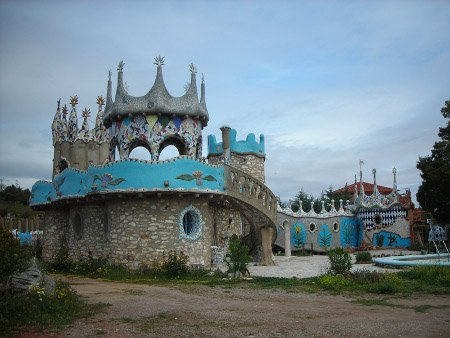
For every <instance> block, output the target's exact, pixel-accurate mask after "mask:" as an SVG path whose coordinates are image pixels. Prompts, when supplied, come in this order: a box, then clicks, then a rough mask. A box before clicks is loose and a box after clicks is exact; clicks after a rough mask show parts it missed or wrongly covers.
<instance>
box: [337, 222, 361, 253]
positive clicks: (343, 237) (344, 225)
mask: <svg viewBox="0 0 450 338" xmlns="http://www.w3.org/2000/svg"><path fill="white" fill-rule="evenodd" d="M363 231H364V230H363V224H362V222H361V221H360V219H359V218H356V217H343V218H342V219H341V225H340V231H339V234H340V236H339V239H340V241H341V246H342V247H346V246H351V247H358V246H359V245H360V243H361V242H362V239H363Z"/></svg>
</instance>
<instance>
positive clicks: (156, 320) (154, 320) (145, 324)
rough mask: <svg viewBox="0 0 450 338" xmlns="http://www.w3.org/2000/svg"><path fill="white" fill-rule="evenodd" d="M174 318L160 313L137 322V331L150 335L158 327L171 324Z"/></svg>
mask: <svg viewBox="0 0 450 338" xmlns="http://www.w3.org/2000/svg"><path fill="white" fill-rule="evenodd" d="M174 320H175V319H174V318H173V317H172V316H171V315H169V314H168V313H167V312H160V313H158V315H156V316H154V317H144V318H142V319H141V320H139V325H138V326H139V330H140V331H141V332H143V333H151V332H152V330H153V329H155V328H156V327H157V326H158V325H165V324H167V323H173V322H174Z"/></svg>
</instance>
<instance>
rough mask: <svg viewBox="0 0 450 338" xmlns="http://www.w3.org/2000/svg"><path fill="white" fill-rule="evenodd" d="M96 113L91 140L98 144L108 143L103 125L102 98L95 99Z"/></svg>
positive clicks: (103, 102) (106, 132) (103, 101)
mask: <svg viewBox="0 0 450 338" xmlns="http://www.w3.org/2000/svg"><path fill="white" fill-rule="evenodd" d="M97 104H98V112H97V118H96V119H95V129H94V132H93V138H94V140H95V141H97V142H98V143H104V142H109V133H108V130H107V129H106V127H105V125H104V124H103V105H104V104H105V99H104V98H103V97H102V96H98V97H97Z"/></svg>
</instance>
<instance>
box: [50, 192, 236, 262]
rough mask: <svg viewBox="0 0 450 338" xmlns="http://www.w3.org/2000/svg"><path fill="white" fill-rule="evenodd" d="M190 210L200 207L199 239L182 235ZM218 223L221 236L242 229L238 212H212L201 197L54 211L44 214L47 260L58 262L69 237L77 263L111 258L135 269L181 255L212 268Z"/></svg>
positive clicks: (111, 202)
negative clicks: (185, 215) (176, 253)
mask: <svg viewBox="0 0 450 338" xmlns="http://www.w3.org/2000/svg"><path fill="white" fill-rule="evenodd" d="M186 208H195V210H197V211H198V212H199V214H200V221H201V231H200V232H199V236H198V238H196V239H190V238H187V237H186V236H184V237H183V236H182V234H181V231H183V230H182V229H183V228H182V215H183V213H184V212H185V211H186V210H187V209H186ZM77 217H79V218H80V219H81V228H82V231H81V236H79V234H80V232H79V231H78V232H77V230H76V227H77V225H79V223H80V222H79V220H77ZM214 218H216V222H217V226H218V230H217V231H218V234H219V237H222V236H223V234H224V224H227V225H228V223H229V219H230V218H231V219H232V222H231V224H230V228H231V231H232V232H233V231H235V230H236V229H237V228H240V223H239V220H240V219H239V217H238V213H237V211H232V212H226V209H223V210H221V209H220V208H219V209H217V207H212V206H210V205H209V197H208V196H204V197H203V196H202V195H200V196H199V197H198V198H194V197H192V198H190V197H181V198H180V197H176V196H173V197H164V196H163V197H161V198H157V197H145V198H130V199H128V198H127V199H115V200H105V201H104V202H102V203H95V202H90V203H86V204H82V205H78V206H71V207H67V208H58V207H54V208H52V209H49V210H48V211H47V212H46V215H45V225H44V242H45V247H44V258H45V259H47V260H48V259H51V258H53V257H54V255H55V254H56V252H57V251H58V249H59V248H60V247H61V238H62V236H63V235H64V236H65V238H66V239H67V242H68V245H69V252H70V255H71V257H72V258H73V259H79V258H80V257H81V256H86V255H87V254H88V252H89V251H90V252H91V253H92V254H93V256H94V257H108V258H109V259H110V261H111V262H112V263H116V264H122V265H125V266H127V267H129V268H132V269H136V268H138V267H139V266H140V265H151V264H152V263H153V262H155V261H157V260H159V259H161V258H162V256H163V254H164V253H167V252H168V251H170V250H176V251H183V252H184V253H185V254H186V255H188V256H189V264H199V265H204V266H209V265H210V263H211V245H212V241H213V224H214V223H213V222H214ZM180 222H181V225H180ZM77 223H78V224H77ZM226 229H228V227H227V228H226Z"/></svg>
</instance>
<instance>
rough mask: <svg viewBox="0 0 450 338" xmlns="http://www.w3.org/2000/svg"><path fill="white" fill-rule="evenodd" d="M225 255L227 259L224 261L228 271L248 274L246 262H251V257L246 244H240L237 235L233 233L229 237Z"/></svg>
mask: <svg viewBox="0 0 450 338" xmlns="http://www.w3.org/2000/svg"><path fill="white" fill-rule="evenodd" d="M227 257H228V259H226V261H225V262H226V263H227V266H228V273H230V272H231V273H233V274H236V273H237V272H239V273H241V274H242V275H243V276H244V275H249V274H250V272H249V271H248V269H247V263H249V262H251V259H252V258H251V256H250V254H249V249H248V246H247V245H245V244H242V243H241V241H240V240H239V237H238V236H237V235H233V236H231V238H230V244H229V248H228V254H227Z"/></svg>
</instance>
